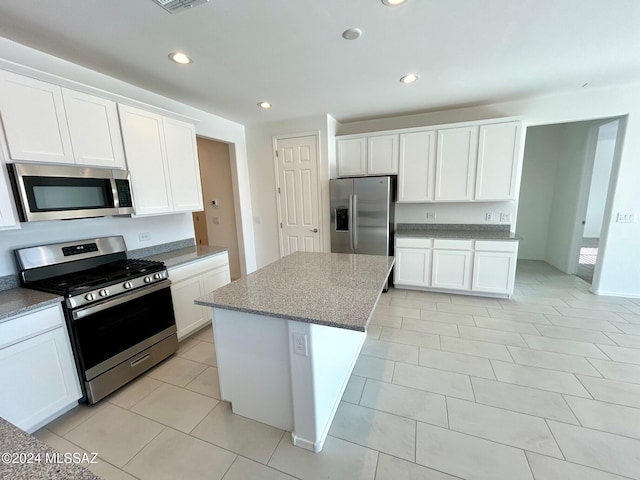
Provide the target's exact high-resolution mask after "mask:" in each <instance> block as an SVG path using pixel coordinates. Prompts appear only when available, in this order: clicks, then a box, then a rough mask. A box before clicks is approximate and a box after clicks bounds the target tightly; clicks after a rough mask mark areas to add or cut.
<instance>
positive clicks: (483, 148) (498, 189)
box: [476, 122, 521, 200]
mask: <svg viewBox="0 0 640 480" xmlns="http://www.w3.org/2000/svg"><path fill="white" fill-rule="evenodd" d="M520 131H521V126H520V122H509V123H498V124H495V125H482V126H481V127H480V138H479V142H478V173H477V175H476V200H513V199H515V197H516V183H517V174H518V165H519V163H520V162H519V158H518V156H519V153H520Z"/></svg>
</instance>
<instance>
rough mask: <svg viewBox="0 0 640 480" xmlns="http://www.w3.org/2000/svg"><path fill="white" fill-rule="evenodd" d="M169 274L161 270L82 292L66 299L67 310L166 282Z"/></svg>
mask: <svg viewBox="0 0 640 480" xmlns="http://www.w3.org/2000/svg"><path fill="white" fill-rule="evenodd" d="M168 278H169V274H168V273H167V270H166V269H164V270H161V271H159V272H155V273H149V274H146V275H141V276H139V277H136V278H128V279H127V280H126V281H120V282H116V283H113V284H111V285H108V286H102V287H100V288H96V289H95V290H92V291H90V292H83V293H81V294H78V295H73V296H71V297H69V298H67V306H68V307H69V308H78V307H83V306H86V305H90V304H92V303H97V302H101V301H104V300H106V299H109V298H113V297H116V296H118V295H121V294H124V293H128V292H129V291H133V290H136V289H138V288H141V287H146V286H148V285H152V284H155V283H158V282H162V281H165V280H166V281H168Z"/></svg>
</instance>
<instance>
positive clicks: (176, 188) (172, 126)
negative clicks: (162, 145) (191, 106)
mask: <svg viewBox="0 0 640 480" xmlns="http://www.w3.org/2000/svg"><path fill="white" fill-rule="evenodd" d="M163 125H164V136H165V142H166V147H167V163H168V167H169V182H170V184H171V198H172V200H173V211H174V212H192V211H198V210H202V209H203V205H202V185H201V184H200V165H199V164H198V149H197V146H196V129H195V127H194V126H193V124H191V123H186V122H181V121H179V120H174V119H172V118H164V119H163Z"/></svg>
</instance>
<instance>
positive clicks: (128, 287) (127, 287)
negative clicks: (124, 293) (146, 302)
mask: <svg viewBox="0 0 640 480" xmlns="http://www.w3.org/2000/svg"><path fill="white" fill-rule="evenodd" d="M122 286H123V287H124V289H125V290H129V289H130V288H131V287H133V284H132V283H131V282H124V284H123V285H122Z"/></svg>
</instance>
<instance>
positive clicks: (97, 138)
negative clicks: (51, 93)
mask: <svg viewBox="0 0 640 480" xmlns="http://www.w3.org/2000/svg"><path fill="white" fill-rule="evenodd" d="M62 96H63V99H64V108H65V111H66V113H67V121H68V122H69V133H70V134H71V145H72V147H73V155H74V157H75V162H76V163H77V164H81V165H97V166H100V167H111V168H124V151H123V149H122V137H121V135H120V122H119V121H118V110H117V108H116V104H115V103H114V102H112V101H110V100H106V99H104V98H100V97H96V96H94V95H88V94H86V93H82V92H76V91H75V90H69V89H67V88H63V89H62Z"/></svg>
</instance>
